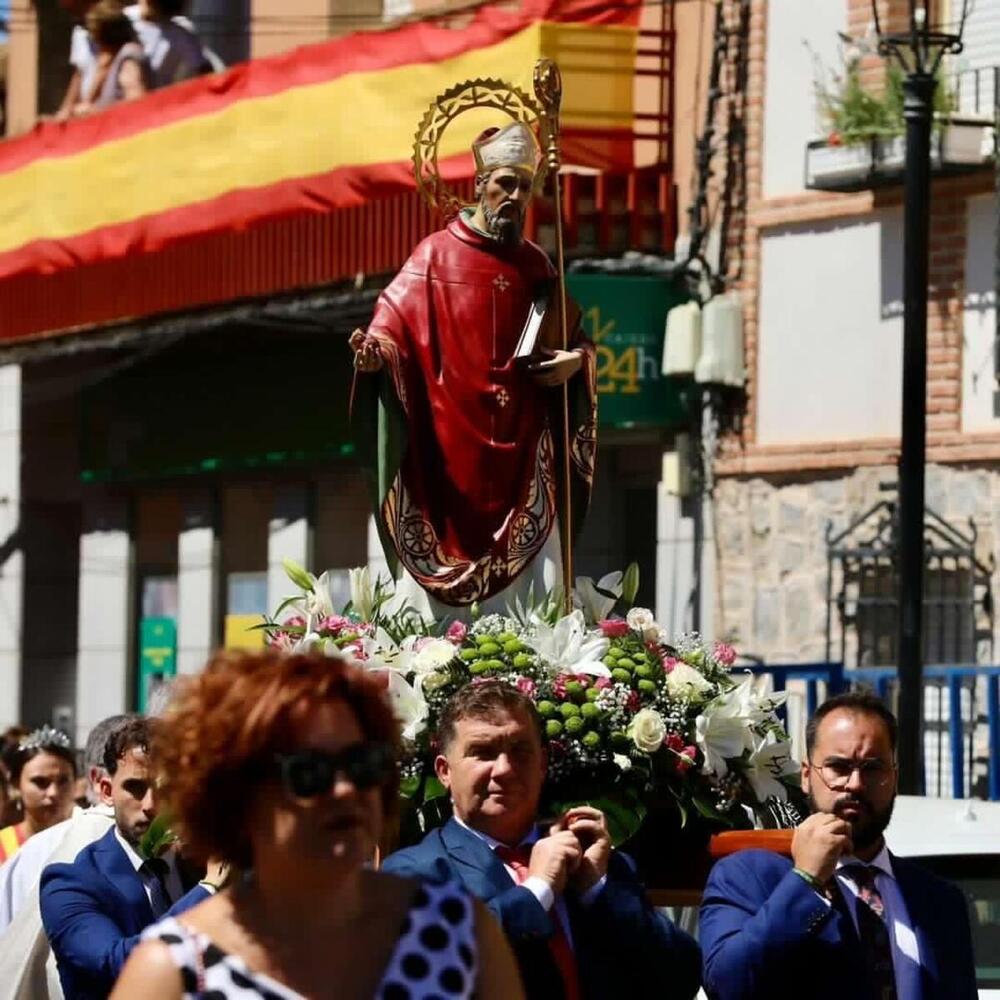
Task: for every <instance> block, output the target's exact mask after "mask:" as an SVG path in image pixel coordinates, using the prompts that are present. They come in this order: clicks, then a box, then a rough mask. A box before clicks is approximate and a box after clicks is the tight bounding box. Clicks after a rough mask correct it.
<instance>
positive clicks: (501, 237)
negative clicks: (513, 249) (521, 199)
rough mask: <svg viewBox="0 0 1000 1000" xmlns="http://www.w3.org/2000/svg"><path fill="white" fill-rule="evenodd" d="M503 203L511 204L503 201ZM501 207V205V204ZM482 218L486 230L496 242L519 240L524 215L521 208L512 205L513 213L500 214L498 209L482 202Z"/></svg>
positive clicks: (510, 242)
mask: <svg viewBox="0 0 1000 1000" xmlns="http://www.w3.org/2000/svg"><path fill="white" fill-rule="evenodd" d="M505 204H508V205H509V204H511V203H510V202H505ZM501 207H502V206H501ZM482 209H483V218H484V219H485V220H486V231H487V232H488V233H489V234H490V236H492V237H493V238H494V239H495V240H496V241H497V242H498V243H505V244H514V243H520V242H521V226H522V223H523V221H524V217H523V215H522V213H521V210H520V209H519V208H518V207H517V205H514V211H513V213H507V214H504V215H501V214H500V211H499V209H496V210H495V209H492V208H490V206H489V205H487V204H486V202H485V200H484V201H483V202H482Z"/></svg>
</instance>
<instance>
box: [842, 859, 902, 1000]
mask: <svg viewBox="0 0 1000 1000" xmlns="http://www.w3.org/2000/svg"><path fill="white" fill-rule="evenodd" d="M846 870H847V872H848V873H849V874H850V876H851V878H853V879H854V883H855V885H857V887H858V898H857V900H856V901H855V913H856V914H857V917H858V937H860V938H861V950H862V953H863V954H864V959H865V965H866V966H867V967H868V974H869V977H870V978H871V981H872V985H873V986H874V987H875V996H876V997H878V1000H896V974H895V971H894V969H893V965H892V943H891V942H890V940H889V928H888V926H887V925H886V920H885V903H884V901H883V900H882V894H881V893H880V892H879V891H878V886H876V884H875V873H876V871H877V869H875V868H872V867H871V866H869V865H847V866H846Z"/></svg>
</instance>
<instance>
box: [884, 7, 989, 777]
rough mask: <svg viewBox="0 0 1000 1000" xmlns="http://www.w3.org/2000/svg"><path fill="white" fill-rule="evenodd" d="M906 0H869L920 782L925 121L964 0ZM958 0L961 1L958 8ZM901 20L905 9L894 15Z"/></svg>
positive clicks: (905, 663)
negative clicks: (899, 106) (902, 149)
mask: <svg viewBox="0 0 1000 1000" xmlns="http://www.w3.org/2000/svg"><path fill="white" fill-rule="evenodd" d="M928 5H929V4H928V0H909V4H908V8H909V13H908V19H907V20H906V23H905V24H900V25H899V28H900V30H898V31H893V30H890V29H892V28H893V27H894V25H891V24H887V23H886V22H885V19H883V18H880V16H879V6H880V0H872V12H873V14H874V17H875V30H876V32H877V34H878V50H879V53H880V54H881V55H882V56H884V57H886V58H887V59H895V60H896V61H897V62H898V63H899V65H900V67H901V68H902V70H903V73H904V74H905V76H904V79H903V117H904V119H905V121H906V166H905V174H904V187H903V309H904V312H903V426H902V441H901V445H900V452H899V522H898V532H897V538H898V545H899V551H898V556H897V564H896V565H897V569H898V574H899V641H898V644H897V652H898V660H897V663H898V675H899V790H900V792H902V793H904V794H908V795H919V794H920V793H921V792H922V791H923V788H922V785H923V782H922V780H921V778H922V775H921V770H922V761H923V752H922V746H921V740H922V720H923V651H922V648H921V644H922V639H923V591H924V465H925V459H926V443H927V234H928V228H929V221H930V193H931V126H932V124H933V118H934V90H935V87H936V83H937V81H936V76H937V71H938V68H939V67H940V65H941V60H942V59H943V58H944V56H945V55H946V54H947V53H958V52H961V51H962V32H963V31H964V29H965V20H966V17H967V16H968V13H969V9H970V8H971V0H951V4H950V6H951V8H952V10H954V11H955V12H956V15H955V16H954V17H953V18H950V19H949V20H948V21H947V22H946V21H944V20H943V19H941V18H937V19H935V17H934V14H935V8H937V7H940V6H942V4H941V3H940V2H938V3H934V2H933V0H931V2H930V9H928ZM959 8H960V10H959ZM900 20H901V21H902V20H903V18H900Z"/></svg>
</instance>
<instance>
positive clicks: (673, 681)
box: [667, 660, 712, 700]
mask: <svg viewBox="0 0 1000 1000" xmlns="http://www.w3.org/2000/svg"><path fill="white" fill-rule="evenodd" d="M667 690H668V691H669V692H670V693H671V694H672V695H673V696H674V697H675V698H687V699H689V700H693V699H695V698H698V697H699V696H700V695H703V694H706V693H707V692H709V691H711V690H712V684H711V682H710V681H708V680H707V679H706V678H705V677H704V676H703V675H702V674H701V673H700V672H699V671H697V670H695V668H694V667H692V666H689V665H688V664H687V663H685V662H684V661H683V660H678V661H677V663H675V664H674V669H673V670H671V671H670V673H669V674H667Z"/></svg>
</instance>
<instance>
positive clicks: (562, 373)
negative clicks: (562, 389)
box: [528, 351, 582, 386]
mask: <svg viewBox="0 0 1000 1000" xmlns="http://www.w3.org/2000/svg"><path fill="white" fill-rule="evenodd" d="M581 364H582V362H581V360H580V354H579V352H578V351H546V352H545V359H544V360H543V361H535V362H533V363H532V364H530V365H528V371H529V372H531V377H532V378H533V379H534V380H535V381H536V382H537V383H538V384H539V385H547V386H551V385H562V384H563V382H566V381H568V380H569V379H571V378H572V377H573V376H574V375H575V374H576V373H577V372H578V371H579V370H580V365H581Z"/></svg>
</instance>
